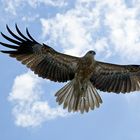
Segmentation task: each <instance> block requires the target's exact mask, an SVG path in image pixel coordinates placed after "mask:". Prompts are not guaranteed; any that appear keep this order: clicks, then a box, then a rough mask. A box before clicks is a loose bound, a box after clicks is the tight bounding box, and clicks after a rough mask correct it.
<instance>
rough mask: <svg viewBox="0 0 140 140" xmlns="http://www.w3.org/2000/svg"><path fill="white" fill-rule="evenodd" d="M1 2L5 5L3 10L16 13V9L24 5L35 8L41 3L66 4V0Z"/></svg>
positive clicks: (3, 0)
mask: <svg viewBox="0 0 140 140" xmlns="http://www.w3.org/2000/svg"><path fill="white" fill-rule="evenodd" d="M2 3H3V5H4V7H5V11H7V12H9V13H11V14H13V15H17V11H18V9H22V8H25V6H27V5H28V6H30V7H32V8H36V7H38V6H40V5H41V4H43V5H45V6H52V7H62V6H66V5H67V2H66V0H2Z"/></svg>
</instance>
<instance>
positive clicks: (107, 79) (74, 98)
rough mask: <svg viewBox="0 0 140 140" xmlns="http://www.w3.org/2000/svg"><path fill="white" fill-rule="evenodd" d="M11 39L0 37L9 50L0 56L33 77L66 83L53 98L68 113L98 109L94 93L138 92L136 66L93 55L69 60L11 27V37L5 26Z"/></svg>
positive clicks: (139, 69) (139, 78) (98, 100)
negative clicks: (6, 56) (100, 59)
mask: <svg viewBox="0 0 140 140" xmlns="http://www.w3.org/2000/svg"><path fill="white" fill-rule="evenodd" d="M6 28H7V30H8V32H9V34H10V35H12V38H11V37H8V36H6V35H5V34H3V33H1V35H2V37H4V38H5V39H6V40H8V41H9V42H10V44H7V43H3V42H0V44H1V45H2V46H4V47H7V48H10V50H1V52H2V53H5V54H8V55H9V56H10V57H13V58H16V59H17V60H18V61H20V62H21V63H22V64H24V65H26V66H27V67H28V68H30V69H31V70H32V71H34V73H35V74H37V75H38V76H39V77H42V78H44V79H50V80H51V81H54V82H67V81H68V83H67V84H66V85H65V86H64V87H62V88H61V89H60V90H59V91H58V92H57V93H56V94H55V96H56V101H57V102H58V104H59V105H60V104H63V108H64V109H65V108H67V109H68V111H69V112H71V111H73V112H78V111H80V112H81V113H84V112H88V111H89V110H90V109H91V110H93V109H94V108H98V107H99V106H100V104H101V103H102V99H101V97H100V95H99V93H98V92H97V90H100V91H103V92H114V93H117V94H118V93H129V92H132V91H139V90H140V65H118V64H111V63H105V62H100V61H97V60H96V59H95V55H96V53H95V51H93V50H90V51H88V52H87V53H86V54H85V55H84V56H83V57H76V56H70V55H67V54H63V53H60V52H58V51H56V50H54V49H53V48H52V47H50V46H48V45H46V44H40V43H38V42H37V41H36V40H34V39H33V37H32V36H31V35H30V33H29V31H28V29H27V28H26V33H27V37H26V36H25V35H23V34H22V33H21V31H20V30H19V28H18V26H17V25H15V28H16V31H17V33H16V34H15V33H14V32H13V31H11V29H10V28H9V27H8V26H6ZM11 43H12V44H11Z"/></svg>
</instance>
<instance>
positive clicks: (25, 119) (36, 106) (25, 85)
mask: <svg viewBox="0 0 140 140" xmlns="http://www.w3.org/2000/svg"><path fill="white" fill-rule="evenodd" d="M41 84H42V80H40V79H39V78H38V77H37V76H36V75H34V74H33V73H32V72H27V73H25V74H22V75H20V76H17V77H16V78H15V81H14V84H13V87H12V91H11V93H10V95H9V101H10V102H12V103H13V105H14V107H13V115H14V117H15V123H16V125H18V126H21V127H34V126H38V125H41V124H42V123H43V122H45V121H47V120H50V119H55V118H57V117H65V116H67V112H66V111H65V110H63V109H62V108H61V107H56V108H52V107H50V106H49V104H48V102H47V101H42V99H41V95H42V93H43V89H42V88H41Z"/></svg>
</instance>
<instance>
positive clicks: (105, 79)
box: [91, 61, 140, 93]
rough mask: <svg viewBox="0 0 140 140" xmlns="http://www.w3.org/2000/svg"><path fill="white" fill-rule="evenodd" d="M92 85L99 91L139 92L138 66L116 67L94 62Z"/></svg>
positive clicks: (139, 75) (139, 66)
mask: <svg viewBox="0 0 140 140" xmlns="http://www.w3.org/2000/svg"><path fill="white" fill-rule="evenodd" d="M91 82H92V83H93V85H94V86H95V87H96V88H97V89H99V90H101V91H107V92H115V93H120V92H122V93H126V92H131V91H138V90H140V65H117V64H110V63H104V62H99V61H96V66H95V70H94V74H93V75H92V77H91Z"/></svg>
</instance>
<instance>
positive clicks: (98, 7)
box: [0, 0, 140, 140]
mask: <svg viewBox="0 0 140 140" xmlns="http://www.w3.org/2000/svg"><path fill="white" fill-rule="evenodd" d="M139 11H140V1H139V0H112V1H111V0H104V1H103V0H0V17H1V18H0V23H1V24H0V31H1V32H3V33H5V34H8V32H7V31H6V24H7V25H9V27H10V28H11V29H12V30H13V31H14V32H16V30H15V23H17V24H18V26H19V28H20V29H21V31H22V32H23V33H24V34H25V29H26V27H27V28H28V29H29V31H30V33H31V35H32V36H33V37H34V38H35V39H36V40H37V41H38V42H40V43H46V44H48V45H50V46H51V47H53V48H54V49H56V50H57V51H61V52H63V53H66V54H70V55H76V56H82V55H84V54H85V53H86V52H87V51H88V50H94V51H96V59H97V60H100V61H104V62H110V63H116V64H140V57H139V54H140V13H139ZM0 41H3V42H7V41H6V40H4V39H3V38H2V37H1V36H0ZM3 49H5V48H4V47H2V46H0V50H3ZM0 65H1V68H0V77H1V80H0V110H1V113H0V139H3V140H8V139H11V140H18V139H20V140H40V139H44V138H45V139H52V140H58V139H61V140H72V139H73V140H76V139H80V140H85V139H97V140H102V139H107V140H112V139H113V140H118V139H119V140H124V139H127V140H139V139H140V133H139V132H140V108H139V106H140V92H134V93H129V94H115V93H107V92H105V93H103V92H101V91H98V92H99V94H100V96H101V97H102V100H103V103H102V104H101V106H100V108H97V109H95V110H93V111H90V112H89V113H84V114H80V113H68V112H67V110H63V109H62V106H58V105H57V103H56V102H55V97H54V94H55V93H56V92H57V91H58V90H59V89H60V88H61V87H62V86H63V85H65V83H55V82H51V81H49V80H44V79H41V78H38V77H37V76H36V75H34V73H33V72H31V71H30V70H29V69H28V68H26V67H25V66H24V65H21V64H20V62H18V61H16V60H15V59H13V58H10V57H8V56H7V55H5V54H0Z"/></svg>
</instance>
